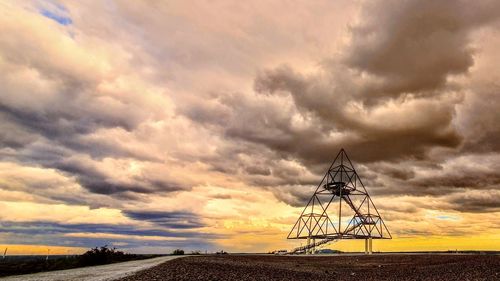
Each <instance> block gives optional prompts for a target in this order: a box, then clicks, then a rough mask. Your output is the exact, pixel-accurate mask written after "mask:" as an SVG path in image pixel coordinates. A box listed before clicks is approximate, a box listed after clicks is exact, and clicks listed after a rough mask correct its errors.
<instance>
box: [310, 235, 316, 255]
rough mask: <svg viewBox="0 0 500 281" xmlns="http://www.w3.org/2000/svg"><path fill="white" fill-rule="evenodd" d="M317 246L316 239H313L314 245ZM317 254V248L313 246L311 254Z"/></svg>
mask: <svg viewBox="0 0 500 281" xmlns="http://www.w3.org/2000/svg"><path fill="white" fill-rule="evenodd" d="M314 244H316V238H313V245H314ZM315 253H316V246H313V247H312V248H311V254H315Z"/></svg>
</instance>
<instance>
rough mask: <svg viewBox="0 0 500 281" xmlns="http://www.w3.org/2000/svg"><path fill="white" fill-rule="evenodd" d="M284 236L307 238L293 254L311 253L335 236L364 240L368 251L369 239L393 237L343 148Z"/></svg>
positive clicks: (367, 251) (370, 250) (370, 245)
mask: <svg viewBox="0 0 500 281" xmlns="http://www.w3.org/2000/svg"><path fill="white" fill-rule="evenodd" d="M287 238H288V239H307V244H306V245H305V246H302V247H299V248H296V249H294V250H293V251H292V253H293V252H295V253H297V252H306V253H307V252H312V251H314V248H315V247H317V246H319V245H322V244H326V243H328V242H330V241H334V240H338V239H365V253H371V252H372V239H391V238H392V236H391V233H390V232H389V229H387V226H386V225H385V223H384V221H383V220H382V217H381V216H380V213H379V212H378V210H377V208H376V207H375V204H373V201H372V199H371V197H370V195H369V194H368V192H367V191H366V188H365V186H364V185H363V182H362V181H361V179H360V177H359V175H358V173H357V172H356V170H355V169H354V166H353V165H352V162H351V160H350V159H349V157H348V156H347V153H346V151H345V150H344V149H341V150H340V152H339V153H338V154H337V156H336V157H335V160H334V161H333V163H332V164H331V166H330V168H329V169H328V171H327V172H326V174H325V176H324V177H323V179H322V180H321V182H320V184H319V185H318V187H317V188H316V191H315V192H314V194H313V196H312V197H311V199H309V201H308V203H307V205H306V207H305V208H304V210H303V211H302V214H301V215H300V217H299V219H298V220H297V222H296V223H295V224H294V226H293V228H292V230H291V231H290V233H289V234H288V237H287ZM317 239H319V241H316V240H317Z"/></svg>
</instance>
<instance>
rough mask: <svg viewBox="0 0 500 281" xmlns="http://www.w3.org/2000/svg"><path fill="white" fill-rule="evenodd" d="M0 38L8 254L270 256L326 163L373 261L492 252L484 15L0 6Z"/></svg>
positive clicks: (496, 192)
mask: <svg viewBox="0 0 500 281" xmlns="http://www.w3.org/2000/svg"><path fill="white" fill-rule="evenodd" d="M0 34H2V35H1V36H0V210H1V212H0V247H1V248H4V247H8V248H9V250H8V251H9V253H11V254H43V253H46V252H47V249H51V252H50V253H53V254H54V253H58V254H69V253H81V252H83V251H85V250H86V249H88V248H90V247H95V246H102V245H110V246H113V247H117V248H118V249H122V250H125V251H129V252H134V253H167V252H170V251H172V250H173V249H175V248H182V249H185V250H186V251H192V250H200V251H217V250H225V251H230V252H267V251H272V250H277V249H290V248H292V247H294V246H298V245H299V243H300V241H296V240H286V236H287V234H288V232H289V231H290V229H291V228H292V226H293V224H294V223H295V221H296V219H297V218H298V216H299V214H300V212H301V211H302V208H303V207H304V206H305V204H306V203H307V200H308V199H309V197H310V196H311V195H312V193H313V191H314V188H315V187H316V186H317V184H318V183H319V182H320V181H321V178H322V176H323V174H324V173H325V172H326V170H327V169H328V167H329V164H330V162H331V161H333V159H334V157H335V155H336V154H337V152H338V151H339V150H340V149H341V148H344V149H346V151H347V154H348V155H349V157H350V159H351V160H352V161H353V163H354V167H355V168H356V170H357V171H358V174H359V176H360V177H361V179H362V181H363V183H364V185H365V186H366V189H367V191H368V192H369V193H370V194H371V196H372V200H373V202H374V203H375V205H376V206H377V207H378V209H379V212H380V214H381V215H382V218H383V219H384V221H385V223H386V225H387V227H388V228H389V230H390V231H391V234H392V236H393V239H392V240H384V241H376V242H374V245H373V248H374V250H375V251H416V250H449V249H453V250H455V249H462V250H468V249H472V250H500V220H499V215H500V142H499V141H498V137H500V125H499V124H500V111H499V110H498V109H499V108H500V93H499V92H500V84H499V82H498V81H500V72H499V71H498V65H500V53H499V52H498V46H499V45H500V3H499V2H498V1H488V0H478V1H474V2H473V3H472V2H470V1H427V0H423V1H422V0H418V1H416V0H403V1H399V0H398V1H396V0H393V1H378V0H376V1H321V0H318V1H292V0H286V1H285V0H282V1H279V0H271V1H258V0H256V1H224V0H214V1H125V0H123V1H111V0H108V1H97V0H95V1H92V0H89V1H56V0H53V1H50V0H45V1H43V0H40V1H13V0H12V1H10V0H0ZM330 247H331V248H334V249H340V250H345V251H362V250H363V241H341V242H337V243H335V244H332V245H330Z"/></svg>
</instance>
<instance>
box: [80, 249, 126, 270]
mask: <svg viewBox="0 0 500 281" xmlns="http://www.w3.org/2000/svg"><path fill="white" fill-rule="evenodd" d="M132 256H134V255H131V254H125V253H124V252H122V251H117V250H116V248H108V246H107V245H105V246H102V247H95V248H92V249H90V250H88V251H87V252H85V253H84V254H83V255H81V256H80V262H81V264H82V265H84V266H87V265H100V264H108V263H113V262H119V261H126V260H130V258H131V257H132Z"/></svg>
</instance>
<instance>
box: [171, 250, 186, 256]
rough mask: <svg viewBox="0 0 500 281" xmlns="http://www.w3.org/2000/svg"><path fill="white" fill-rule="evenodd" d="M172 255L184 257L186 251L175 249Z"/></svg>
mask: <svg viewBox="0 0 500 281" xmlns="http://www.w3.org/2000/svg"><path fill="white" fill-rule="evenodd" d="M172 254H173V255H177V256H180V255H184V250H182V249H175V250H174V252H173V253H172Z"/></svg>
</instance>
